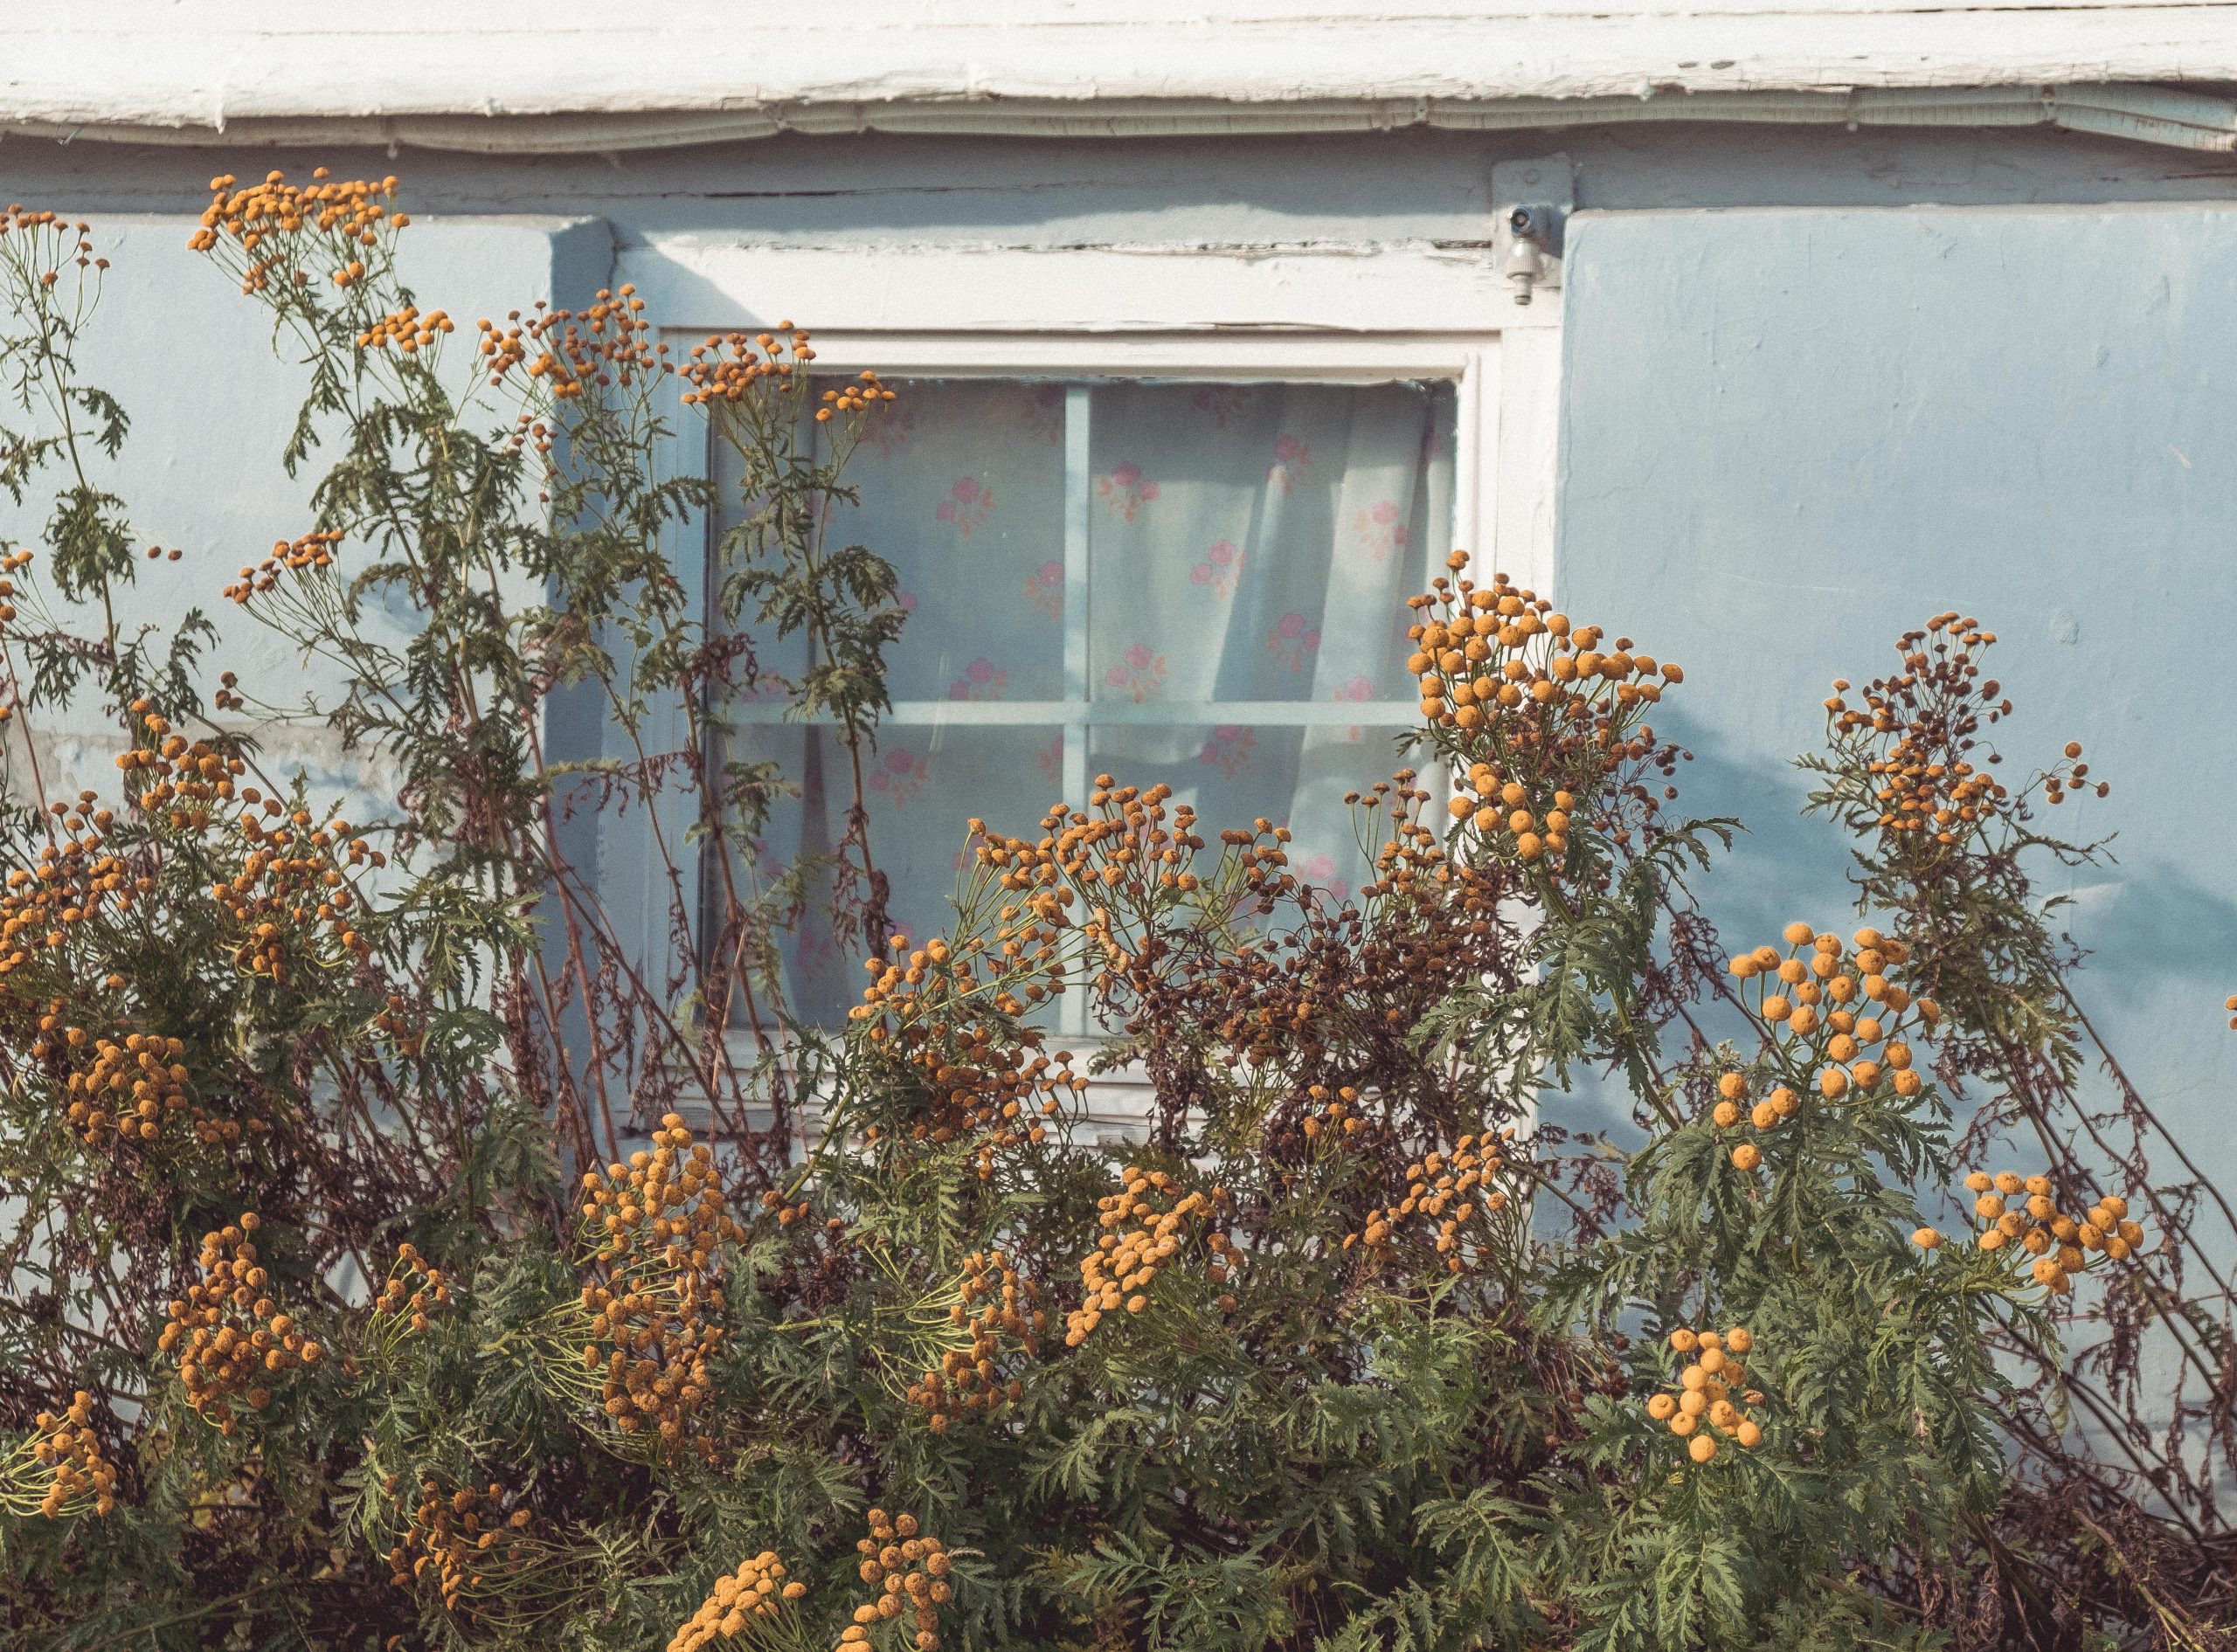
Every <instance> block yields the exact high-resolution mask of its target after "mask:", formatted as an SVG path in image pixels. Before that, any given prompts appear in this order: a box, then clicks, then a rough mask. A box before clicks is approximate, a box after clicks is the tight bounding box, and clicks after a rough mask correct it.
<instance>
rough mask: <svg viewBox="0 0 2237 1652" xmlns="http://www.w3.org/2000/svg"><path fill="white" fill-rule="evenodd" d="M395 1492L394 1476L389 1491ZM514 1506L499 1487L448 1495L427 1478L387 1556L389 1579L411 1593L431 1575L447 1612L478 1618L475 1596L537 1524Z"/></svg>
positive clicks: (468, 1488) (467, 1489)
mask: <svg viewBox="0 0 2237 1652" xmlns="http://www.w3.org/2000/svg"><path fill="white" fill-rule="evenodd" d="M395 1487H396V1482H395V1480H394V1478H393V1477H391V1481H390V1484H389V1489H390V1490H391V1492H392V1491H393V1490H395ZM509 1501H510V1499H509V1497H508V1496H507V1494H506V1491H505V1489H504V1487H502V1486H501V1485H498V1484H496V1483H494V1482H493V1483H491V1484H490V1485H489V1487H488V1489H487V1490H483V1489H481V1488H480V1487H476V1486H461V1487H460V1488H459V1489H458V1490H456V1491H454V1492H452V1493H451V1494H450V1495H449V1496H444V1495H443V1491H442V1488H441V1487H440V1485H438V1484H437V1483H436V1482H435V1480H434V1479H433V1477H432V1476H421V1478H420V1481H419V1507H417V1508H416V1509H414V1510H412V1520H411V1523H410V1524H408V1525H406V1526H405V1530H404V1535H403V1537H402V1538H400V1539H399V1540H398V1542H397V1543H396V1544H394V1545H392V1546H391V1548H390V1550H389V1552H388V1564H389V1571H390V1573H391V1574H392V1575H391V1579H390V1580H391V1582H393V1583H394V1584H395V1585H396V1586H398V1588H409V1587H410V1586H412V1584H414V1583H416V1582H424V1581H426V1578H427V1574H428V1573H429V1572H430V1571H431V1570H432V1571H433V1573H434V1581H435V1584H436V1586H437V1587H438V1589H439V1591H440V1593H441V1596H442V1601H443V1607H444V1609H445V1610H446V1611H449V1612H456V1611H459V1610H460V1609H461V1607H464V1608H465V1610H466V1612H467V1615H469V1616H471V1615H473V1614H474V1606H473V1600H472V1597H473V1596H474V1594H476V1593H480V1592H481V1590H482V1589H483V1588H484V1586H485V1585H486V1583H487V1581H488V1576H489V1574H491V1573H495V1572H497V1571H499V1570H500V1569H501V1568H502V1567H503V1566H505V1565H506V1563H507V1560H508V1559H509V1556H508V1554H507V1553H506V1551H507V1550H508V1549H509V1548H511V1547H512V1546H514V1545H516V1544H518V1543H519V1542H520V1541H521V1539H522V1538H523V1534H524V1533H525V1532H526V1531H528V1529H529V1527H530V1525H531V1524H534V1522H535V1517H534V1516H533V1515H532V1514H530V1511H529V1510H528V1509H527V1508H526V1507H524V1506H522V1507H515V1508H512V1509H511V1510H508V1509H507V1507H506V1504H507V1503H508V1502H509Z"/></svg>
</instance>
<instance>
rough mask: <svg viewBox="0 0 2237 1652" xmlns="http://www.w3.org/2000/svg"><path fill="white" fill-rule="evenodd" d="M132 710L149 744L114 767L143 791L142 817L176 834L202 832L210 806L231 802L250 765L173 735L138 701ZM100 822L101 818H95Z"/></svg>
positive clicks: (121, 755)
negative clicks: (160, 822) (238, 779)
mask: <svg viewBox="0 0 2237 1652" xmlns="http://www.w3.org/2000/svg"><path fill="white" fill-rule="evenodd" d="M132 709H133V710H134V711H135V712H136V713H138V714H139V715H140V726H141V727H142V729H144V730H146V737H147V738H148V739H149V741H154V742H160V744H143V745H141V746H137V747H135V748H134V749H133V750H130V751H125V752H120V753H119V754H118V755H117V759H116V766H117V767H118V768H119V769H121V770H122V771H124V774H125V777H126V778H127V779H128V781H129V783H130V784H132V785H135V786H138V787H139V788H140V789H141V790H140V795H139V798H138V801H139V805H140V809H141V812H142V813H144V814H150V815H156V816H159V817H161V818H163V819H164V820H165V822H166V824H168V825H169V826H171V827H172V829H173V830H175V831H180V832H184V831H189V830H192V831H199V830H201V828H203V827H204V826H208V825H209V824H210V815H211V808H212V806H213V805H216V804H218V803H222V802H225V801H227V800H228V799H230V798H232V795H233V781H234V778H235V777H237V776H238V775H239V774H240V773H241V772H242V771H243V770H244V768H245V767H246V765H245V764H243V763H242V762H241V760H240V759H239V757H231V756H228V755H227V754H226V753H225V752H223V751H220V750H218V749H217V748H216V747H214V746H212V745H211V743H209V742H208V741H206V740H196V741H192V742H190V741H189V740H188V739H187V737H186V736H184V735H183V734H174V733H173V732H172V731H171V725H170V722H169V721H168V720H167V719H165V718H164V717H163V715H161V714H160V713H158V712H157V711H156V710H155V709H154V708H153V707H152V706H151V704H150V702H148V701H146V700H135V701H134V702H132ZM96 820H97V821H98V817H96Z"/></svg>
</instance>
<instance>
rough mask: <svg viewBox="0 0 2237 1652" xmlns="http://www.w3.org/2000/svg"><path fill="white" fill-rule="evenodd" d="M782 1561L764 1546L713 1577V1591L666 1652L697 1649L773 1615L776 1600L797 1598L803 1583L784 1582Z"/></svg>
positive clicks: (775, 1609) (698, 1651) (735, 1633)
mask: <svg viewBox="0 0 2237 1652" xmlns="http://www.w3.org/2000/svg"><path fill="white" fill-rule="evenodd" d="M784 1577H785V1563H784V1562H783V1561H782V1560H779V1559H778V1558H777V1553H776V1551H775V1550H773V1549H764V1550H763V1551H762V1552H760V1553H759V1554H757V1555H755V1556H753V1557H752V1558H751V1559H748V1560H746V1561H745V1563H744V1564H743V1565H741V1566H739V1567H738V1570H737V1571H736V1572H734V1573H731V1574H730V1575H729V1576H727V1577H722V1578H717V1579H715V1589H714V1593H711V1594H710V1595H709V1596H708V1597H707V1598H706V1600H703V1601H702V1602H701V1603H700V1607H699V1609H698V1610H697V1611H696V1612H694V1613H693V1614H691V1616H690V1617H689V1619H687V1620H686V1621H685V1622H684V1624H683V1626H682V1628H679V1629H677V1630H676V1632H675V1635H673V1636H671V1637H670V1638H669V1640H668V1652H700V1649H701V1648H703V1647H705V1646H708V1645H710V1644H711V1643H712V1642H716V1641H717V1640H724V1641H726V1640H729V1639H730V1638H731V1636H733V1635H738V1634H741V1633H743V1632H744V1630H745V1626H746V1625H747V1623H749V1622H750V1621H752V1620H753V1619H755V1618H773V1617H775V1616H776V1615H777V1606H778V1602H779V1601H780V1600H799V1599H800V1597H801V1596H802V1595H804V1594H806V1593H807V1585H806V1584H805V1583H800V1582H793V1583H786V1582H785V1581H784Z"/></svg>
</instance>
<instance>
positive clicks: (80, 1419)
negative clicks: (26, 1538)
mask: <svg viewBox="0 0 2237 1652" xmlns="http://www.w3.org/2000/svg"><path fill="white" fill-rule="evenodd" d="M35 1426H36V1427H37V1428H38V1433H37V1434H34V1435H33V1436H32V1437H31V1460H32V1461H33V1462H36V1463H38V1466H39V1468H40V1469H44V1470H45V1475H46V1480H47V1483H46V1487H45V1490H43V1491H41V1492H40V1493H39V1498H38V1511H39V1512H40V1513H41V1514H43V1515H45V1517H47V1518H48V1519H50V1520H59V1519H60V1518H61V1517H63V1516H64V1515H66V1514H68V1513H70V1512H71V1511H72V1510H73V1508H77V1507H80V1506H81V1505H82V1504H83V1503H85V1502H86V1501H87V1500H88V1499H90V1500H91V1502H92V1503H93V1512H94V1513H95V1514H107V1513H108V1512H109V1511H110V1510H113V1509H114V1508H115V1507H116V1469H115V1468H114V1465H112V1464H111V1463H110V1462H109V1461H108V1459H107V1457H106V1456H104V1455H102V1453H101V1442H100V1435H99V1434H95V1433H94V1432H93V1395H91V1394H89V1393H87V1392H86V1391H85V1390H84V1389H82V1388H80V1390H79V1391H78V1392H77V1393H74V1394H73V1395H72V1396H71V1398H70V1404H69V1406H68V1407H67V1408H66V1409H65V1410H64V1411H63V1412H62V1413H61V1414H59V1415H57V1414H55V1413H53V1412H52V1411H42V1412H40V1413H39V1414H38V1417H37V1418H36V1419H35Z"/></svg>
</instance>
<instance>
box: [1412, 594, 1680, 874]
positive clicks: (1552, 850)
mask: <svg viewBox="0 0 2237 1652" xmlns="http://www.w3.org/2000/svg"><path fill="white" fill-rule="evenodd" d="M1467 563H1468V556H1467V553H1466V552H1465V551H1455V552H1453V553H1452V555H1451V556H1450V557H1449V558H1447V560H1446V566H1447V567H1449V568H1450V569H1451V570H1452V571H1453V572H1454V573H1455V574H1458V572H1459V570H1461V569H1463V568H1465V566H1466V565H1467ZM1409 606H1411V607H1412V608H1414V609H1415V610H1416V612H1419V613H1420V615H1421V616H1422V617H1421V619H1418V620H1417V621H1416V623H1415V624H1413V625H1412V626H1409V628H1408V630H1407V633H1406V634H1407V635H1408V637H1409V638H1410V639H1413V641H1414V642H1415V643H1416V645H1417V647H1416V652H1415V653H1413V654H1412V655H1411V656H1410V657H1409V659H1408V660H1407V662H1406V666H1407V669H1408V670H1409V671H1411V672H1413V673H1414V674H1416V678H1417V679H1418V680H1419V684H1420V688H1421V695H1422V702H1421V709H1422V715H1423V717H1425V718H1427V719H1428V720H1429V721H1430V722H1432V723H1435V724H1437V725H1439V726H1440V727H1443V728H1445V729H1452V730H1455V731H1456V732H1457V733H1458V735H1459V736H1462V739H1461V749H1462V750H1463V751H1464V753H1465V755H1466V757H1467V758H1468V759H1469V760H1468V761H1467V762H1466V766H1465V770H1464V774H1465V783H1464V784H1463V785H1461V786H1460V787H1459V788H1458V791H1459V795H1458V796H1456V797H1454V798H1452V800H1451V805H1450V807H1451V812H1452V815H1453V818H1454V819H1456V820H1460V821H1464V822H1465V823H1467V824H1468V825H1469V826H1471V827H1472V828H1473V829H1474V831H1475V832H1476V833H1477V834H1478V836H1479V839H1480V840H1481V841H1482V842H1483V844H1484V845H1485V846H1486V847H1487V848H1489V849H1490V850H1492V852H1493V853H1494V854H1500V855H1512V856H1513V857H1514V858H1516V859H1518V860H1521V861H1535V860H1537V859H1538V858H1539V857H1540V856H1541V855H1545V854H1553V855H1556V856H1558V855H1559V854H1561V852H1562V850H1563V849H1564V848H1565V847H1567V845H1568V841H1569V827H1570V825H1571V817H1572V812H1573V811H1574V809H1575V808H1576V802H1577V795H1578V794H1579V793H1580V792H1582V791H1585V790H1586V789H1587V788H1588V787H1589V785H1592V784H1593V783H1594V782H1596V780H1597V779H1598V778H1600V777H1601V776H1602V775H1603V774H1605V773H1606V772H1608V771H1610V770H1612V769H1614V768H1615V767H1616V766H1617V765H1618V764H1623V763H1624V762H1628V761H1631V760H1635V759H1638V758H1642V757H1647V756H1649V755H1650V754H1651V752H1652V749H1653V740H1654V733H1653V730H1652V729H1651V728H1648V727H1647V726H1645V724H1644V723H1638V722H1637V718H1638V715H1639V714H1640V713H1641V712H1643V711H1644V709H1645V708H1646V707H1648V706H1651V705H1652V704H1654V703H1655V702H1657V701H1659V699H1661V697H1662V690H1663V688H1664V686H1665V685H1666V684H1675V683H1679V682H1682V681H1685V673H1684V672H1683V671H1682V670H1681V669H1679V667H1677V666H1676V665H1674V664H1670V663H1667V662H1658V661H1656V660H1654V659H1653V658H1652V657H1651V656H1649V655H1646V654H1634V653H1632V652H1631V639H1630V638H1628V637H1618V638H1617V639H1616V645H1615V646H1614V648H1613V649H1612V650H1605V649H1603V648H1602V647H1601V646H1600V645H1601V640H1602V633H1601V631H1600V629H1599V627H1597V626H1572V625H1571V623H1570V621H1569V617H1568V616H1567V615H1566V614H1561V613H1556V612H1554V605H1553V604H1552V603H1551V602H1550V601H1548V599H1547V598H1543V597H1541V596H1539V595H1538V594H1537V593H1536V592H1535V591H1528V590H1525V589H1523V588H1521V587H1519V586H1516V585H1514V584H1512V583H1511V582H1510V581H1509V580H1508V578H1507V577H1506V575H1505V574H1495V575H1494V576H1493V577H1492V583H1491V584H1489V585H1481V586H1479V585H1478V584H1476V583H1475V582H1474V581H1473V580H1471V579H1467V578H1461V579H1458V581H1457V583H1456V582H1455V581H1452V580H1447V579H1444V578H1442V577H1440V578H1438V579H1437V580H1436V581H1434V582H1433V583H1432V585H1431V588H1430V591H1428V592H1426V593H1424V594H1423V595H1421V596H1418V597H1415V598H1409Z"/></svg>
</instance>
